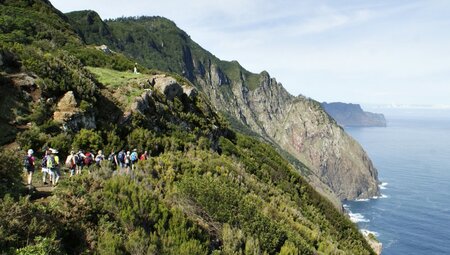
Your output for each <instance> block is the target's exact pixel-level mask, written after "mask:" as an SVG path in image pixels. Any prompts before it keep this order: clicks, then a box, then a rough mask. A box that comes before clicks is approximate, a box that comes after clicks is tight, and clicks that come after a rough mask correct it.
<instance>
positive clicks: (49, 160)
mask: <svg viewBox="0 0 450 255" xmlns="http://www.w3.org/2000/svg"><path fill="white" fill-rule="evenodd" d="M55 167H56V162H55V157H54V156H53V155H50V156H47V168H49V169H52V168H55Z"/></svg>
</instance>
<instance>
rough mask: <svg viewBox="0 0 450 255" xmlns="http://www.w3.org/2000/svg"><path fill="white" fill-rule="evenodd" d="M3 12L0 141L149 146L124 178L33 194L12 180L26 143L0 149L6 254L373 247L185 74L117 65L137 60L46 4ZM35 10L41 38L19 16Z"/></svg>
mask: <svg viewBox="0 0 450 255" xmlns="http://www.w3.org/2000/svg"><path fill="white" fill-rule="evenodd" d="M0 14H1V17H2V19H1V20H0V27H2V28H3V27H5V26H4V24H6V23H5V22H7V24H8V27H9V28H10V29H9V30H8V32H7V33H6V32H5V34H6V35H7V36H4V37H1V38H0V42H1V49H0V60H1V61H0V80H1V81H2V83H1V87H0V92H1V93H2V97H1V98H2V100H1V101H0V104H1V105H0V106H1V107H0V109H2V112H3V111H4V112H5V113H7V114H3V113H2V122H3V118H4V121H5V123H8V124H7V125H8V127H9V128H10V129H11V130H12V132H10V133H8V135H5V134H4V133H2V135H1V138H2V139H1V141H2V145H8V144H9V147H11V143H12V144H18V145H20V146H21V147H22V148H24V149H27V148H33V149H35V151H36V155H37V156H38V157H40V156H41V153H42V150H41V148H43V147H45V146H51V147H52V148H57V149H58V150H59V151H60V157H61V158H62V159H64V158H65V156H66V155H67V152H69V151H70V150H71V149H84V150H98V149H103V150H104V151H105V152H109V151H113V150H114V151H118V150H119V149H121V148H128V149H131V148H136V149H138V150H139V151H143V150H146V149H147V150H149V151H150V153H151V156H152V157H151V158H150V159H149V160H147V161H142V162H139V164H138V165H137V167H136V169H135V170H132V171H131V173H130V174H120V173H118V172H113V171H112V168H111V165H110V164H108V163H105V164H102V165H101V166H100V167H92V168H91V169H90V172H91V173H89V174H88V173H87V171H86V172H85V173H84V174H82V175H79V176H75V177H71V178H68V177H66V178H65V179H64V180H62V182H61V183H60V184H59V185H58V186H57V187H56V188H55V189H54V190H53V193H52V194H51V196H50V197H48V198H46V199H43V200H41V199H39V200H34V199H35V196H36V194H31V197H30V196H24V194H23V193H22V192H21V190H20V188H21V185H20V173H21V171H22V170H21V169H20V167H19V165H20V163H21V162H20V160H21V158H22V156H21V155H22V154H23V153H24V151H23V150H21V151H11V150H7V149H6V148H2V149H1V151H0V187H2V188H1V189H0V197H1V198H0V235H1V237H2V238H0V250H1V251H2V252H5V253H7V254H8V253H10V254H80V253H83V254H264V253H266V254H373V251H372V250H371V248H370V247H369V245H368V244H367V242H366V241H365V240H364V238H363V236H362V235H361V234H360V233H359V231H358V229H357V228H356V226H355V225H354V224H353V223H351V222H350V221H349V219H348V218H347V217H346V216H344V215H343V214H342V213H341V212H339V211H337V210H336V209H335V208H334V207H333V205H332V204H331V203H330V202H329V201H327V200H326V199H324V198H323V197H322V196H320V195H319V194H318V193H317V192H316V191H315V190H314V189H313V188H312V187H311V186H310V185H309V184H308V183H307V182H306V181H305V180H304V179H303V177H302V176H300V174H299V172H298V171H297V170H296V169H294V167H293V166H292V165H291V164H290V163H289V162H287V161H286V160H284V159H283V157H281V156H280V155H279V154H278V153H277V152H276V151H275V150H274V148H273V147H271V146H270V145H268V144H266V143H263V142H261V141H258V140H256V139H253V138H250V137H248V136H246V135H243V134H240V133H238V132H236V131H233V130H231V129H230V127H229V125H228V123H227V122H226V121H225V120H224V118H223V117H221V115H219V114H218V113H216V112H215V111H214V108H213V107H212V106H211V105H210V102H209V101H208V100H207V98H206V96H205V95H204V94H203V93H198V94H196V93H193V92H192V91H193V90H192V87H193V85H192V84H191V82H190V81H189V80H188V79H186V78H183V77H180V76H177V75H173V74H167V73H164V72H162V71H154V70H148V69H145V68H141V70H140V72H141V74H138V75H134V74H132V73H130V71H126V70H131V69H132V67H133V65H134V61H135V60H133V59H128V58H127V57H125V56H124V55H121V54H119V53H114V52H103V51H101V50H97V49H95V48H94V47H91V46H87V45H85V44H84V43H83V40H87V39H86V38H88V37H79V36H78V35H77V34H76V33H75V29H73V28H72V27H71V26H70V25H69V24H68V23H67V18H65V17H64V16H63V15H61V14H60V13H59V12H58V11H57V10H55V9H54V8H53V7H52V6H51V5H50V3H49V2H47V1H41V0H33V1H25V0H24V1H3V2H2V8H1V9H0ZM38 16H40V17H39V22H41V23H42V24H41V25H42V26H46V30H47V32H48V35H47V37H41V36H40V35H39V31H38V30H36V31H35V30H34V29H31V30H28V28H27V27H28V23H27V22H22V21H26V20H28V18H29V17H36V18H37V17H38ZM16 31H22V32H16ZM15 33H20V34H22V35H23V37H20V38H19V37H15V36H14V34H15ZM21 38H26V39H25V40H22V39H21ZM173 68H174V70H175V68H177V67H173ZM163 71H164V70H163ZM167 88H170V89H167ZM4 97H7V98H8V100H4V99H3V98H4ZM38 163H39V162H38ZM18 180H19V181H18ZM11 183H14V185H12V186H11V185H10V184H11ZM4 187H11V188H6V189H5V188H4Z"/></svg>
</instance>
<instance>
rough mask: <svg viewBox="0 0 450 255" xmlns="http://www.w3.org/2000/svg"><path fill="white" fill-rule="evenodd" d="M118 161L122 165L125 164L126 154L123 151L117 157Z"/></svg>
mask: <svg viewBox="0 0 450 255" xmlns="http://www.w3.org/2000/svg"><path fill="white" fill-rule="evenodd" d="M117 159H118V160H119V162H120V163H125V153H124V152H123V151H121V152H119V155H117Z"/></svg>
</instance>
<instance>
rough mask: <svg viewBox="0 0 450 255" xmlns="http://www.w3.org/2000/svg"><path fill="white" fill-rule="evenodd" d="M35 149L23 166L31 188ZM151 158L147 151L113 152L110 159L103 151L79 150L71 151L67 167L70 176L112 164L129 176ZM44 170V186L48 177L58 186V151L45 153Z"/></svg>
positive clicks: (42, 167)
mask: <svg viewBox="0 0 450 255" xmlns="http://www.w3.org/2000/svg"><path fill="white" fill-rule="evenodd" d="M33 154H34V151H33V149H29V150H28V151H27V155H26V156H25V159H24V162H23V165H24V170H25V171H26V172H27V174H28V175H27V184H28V186H29V187H31V185H32V179H33V173H34V171H35V169H36V165H35V162H36V158H35V157H34V156H33ZM148 157H149V155H148V152H147V151H145V152H144V153H142V154H141V155H140V156H139V154H138V152H137V150H136V149H134V150H133V151H125V150H121V151H119V152H118V153H117V154H116V153H115V152H114V151H112V152H111V153H110V154H109V155H108V157H106V156H105V155H104V154H103V151H102V150H99V151H98V152H97V155H95V154H94V153H92V152H90V151H86V152H83V151H82V150H79V151H78V152H77V153H75V151H73V150H72V151H71V152H70V154H69V155H68V156H67V158H66V160H65V167H66V168H67V169H69V172H70V176H73V175H76V174H81V172H82V170H83V169H84V168H87V169H89V167H90V166H91V165H96V166H100V165H101V164H102V162H103V161H105V160H107V161H109V162H110V164H111V166H112V168H113V169H114V170H115V169H118V170H119V171H120V172H119V173H125V174H129V173H130V170H132V169H134V168H135V165H136V164H137V162H138V161H139V160H147V159H148ZM41 169H42V182H43V183H44V185H48V183H47V177H48V179H49V182H50V184H51V185H53V186H55V185H57V184H58V181H59V178H60V176H61V164H60V159H59V157H58V151H57V150H55V149H52V148H48V149H46V150H45V152H44V156H43V158H42V160H41Z"/></svg>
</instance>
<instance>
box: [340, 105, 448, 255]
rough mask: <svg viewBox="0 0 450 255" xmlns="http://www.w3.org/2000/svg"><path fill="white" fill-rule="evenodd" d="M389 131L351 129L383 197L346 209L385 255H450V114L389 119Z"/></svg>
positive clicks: (380, 129)
mask: <svg viewBox="0 0 450 255" xmlns="http://www.w3.org/2000/svg"><path fill="white" fill-rule="evenodd" d="M385 116H386V118H387V121H388V127H386V128H348V129H346V131H347V132H348V133H349V134H350V135H351V136H352V137H353V138H355V139H356V140H357V141H358V142H359V143H360V144H361V145H362V146H363V147H364V149H365V150H366V151H367V152H368V154H369V156H370V158H371V159H372V161H373V163H374V165H375V167H376V168H377V169H378V174H379V179H380V180H381V181H382V182H383V183H382V185H381V192H382V196H381V197H379V198H374V199H370V200H367V201H366V200H363V201H352V202H347V203H346V205H345V206H346V208H347V210H349V211H350V212H351V218H352V219H353V221H355V222H357V223H358V225H359V226H360V228H361V229H365V230H369V231H373V232H374V233H375V234H376V235H377V238H378V239H379V240H380V241H381V242H382V243H383V253H382V254H384V255H390V254H408V255H411V254H420V255H422V254H450V114H448V115H447V114H442V113H440V114H434V113H433V111H429V112H428V113H425V114H424V113H423V112H418V113H417V114H414V112H413V111H411V112H405V114H403V115H402V114H401V113H399V112H396V113H395V114H392V115H388V114H385Z"/></svg>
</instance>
